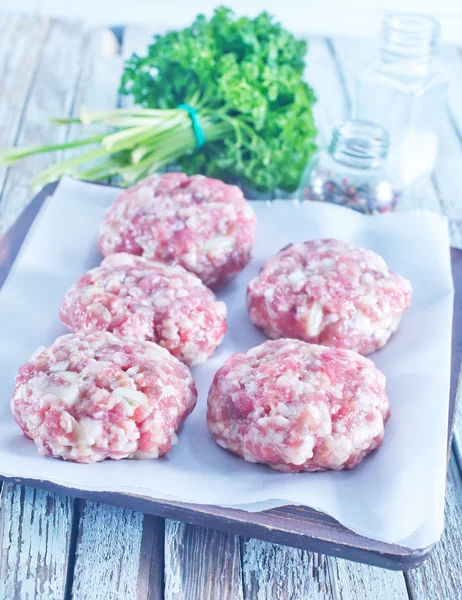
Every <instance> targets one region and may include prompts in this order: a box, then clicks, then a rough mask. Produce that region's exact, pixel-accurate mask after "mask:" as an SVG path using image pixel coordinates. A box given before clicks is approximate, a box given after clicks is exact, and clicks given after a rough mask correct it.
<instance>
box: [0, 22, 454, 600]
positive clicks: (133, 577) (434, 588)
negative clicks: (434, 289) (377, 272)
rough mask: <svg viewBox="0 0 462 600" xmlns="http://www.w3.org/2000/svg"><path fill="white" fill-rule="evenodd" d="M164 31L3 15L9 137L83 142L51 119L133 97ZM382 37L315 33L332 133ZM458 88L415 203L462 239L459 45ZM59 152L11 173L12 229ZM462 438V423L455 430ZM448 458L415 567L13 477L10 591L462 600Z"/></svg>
mask: <svg viewBox="0 0 462 600" xmlns="http://www.w3.org/2000/svg"><path fill="white" fill-rule="evenodd" d="M154 30H155V28H154V27H149V28H146V27H140V26H130V27H127V28H126V29H125V31H124V32H123V37H122V40H121V42H120V43H119V41H118V40H117V39H116V38H115V37H114V35H113V34H112V32H111V31H109V30H104V29H96V30H94V29H88V27H87V26H84V25H82V24H81V23H79V22H69V21H59V20H50V19H48V18H42V17H36V16H16V15H13V16H12V15H9V14H6V13H4V14H1V13H0V81H1V88H0V146H4V147H6V146H13V145H24V144H37V143H45V142H46V143H51V142H56V141H61V140H63V139H75V138H77V137H78V136H79V135H81V132H80V130H79V128H78V127H77V126H71V127H69V128H67V129H66V128H64V129H63V128H56V127H53V126H50V125H49V123H48V121H47V118H48V117H49V116H50V115H54V116H58V115H62V116H64V115H72V114H77V112H78V107H79V106H80V105H81V104H85V105H87V106H92V107H100V108H109V107H114V106H118V105H120V104H121V102H122V100H121V99H120V98H119V96H118V93H117V89H118V83H119V79H120V74H121V71H122V65H123V61H124V59H125V58H127V57H128V56H129V55H130V54H131V53H132V52H133V51H143V49H144V48H145V47H146V44H147V42H148V41H149V39H150V37H151V35H152V34H153V32H154ZM370 52H371V44H370V43H369V42H367V41H361V40H358V39H353V38H334V39H332V38H330V39H326V38H323V37H313V38H311V39H310V50H309V64H308V73H307V76H308V79H309V81H310V82H311V84H312V85H313V87H314V89H315V90H316V92H317V95H318V98H319V102H318V104H317V107H316V118H317V122H318V125H319V127H320V128H322V129H323V130H324V131H329V130H330V129H331V127H332V124H333V123H334V122H336V121H338V120H340V119H343V118H345V117H346V116H347V114H348V109H349V105H350V102H351V75H352V72H353V70H354V69H355V68H356V67H357V65H358V64H359V63H361V62H362V61H363V59H364V57H365V56H368V55H369V54H370ZM444 55H445V57H446V58H447V60H448V66H449V70H450V73H451V85H452V87H451V96H450V102H449V107H448V112H447V117H446V121H445V127H444V134H443V137H442V147H441V153H440V160H439V162H438V166H437V169H436V171H435V173H434V176H433V178H432V179H431V180H429V181H428V182H425V183H424V184H422V185H420V186H419V187H418V188H415V189H413V190H410V192H409V193H408V194H407V195H406V197H405V199H404V200H403V208H409V207H419V206H426V207H428V208H431V209H433V210H435V211H439V212H444V213H446V214H448V215H449V216H450V217H451V219H452V222H451V232H452V241H453V244H454V245H456V246H459V247H462V145H461V141H462V104H461V101H460V98H461V97H462V56H461V52H460V49H459V48H456V47H447V48H445V49H444ZM52 159H53V157H50V156H47V155H42V156H38V157H33V158H31V159H28V160H27V161H25V162H23V163H21V164H19V165H17V166H15V167H13V168H10V169H2V170H0V232H2V231H5V230H6V229H7V228H8V227H9V226H10V225H11V224H12V223H13V221H14V220H15V218H16V217H17V215H18V214H19V212H20V211H21V210H22V209H23V208H24V206H26V204H27V203H28V202H29V201H30V199H31V193H30V190H29V188H28V182H29V179H30V177H31V176H32V175H33V174H35V173H36V172H37V171H38V170H40V169H41V168H43V167H44V166H45V165H47V164H48V163H49V162H50V161H51V160H52ZM457 438H459V439H462V418H461V417H460V414H459V417H458V420H457V423H456V439H457ZM454 449H455V451H454V453H453V456H452V458H451V461H450V465H449V471H448V481H447V502H446V530H445V533H444V535H443V538H442V540H441V542H440V543H439V544H438V545H437V547H436V549H435V551H434V552H433V554H432V555H431V557H430V559H429V560H428V562H427V563H426V564H425V565H424V566H422V567H420V568H419V569H417V570H413V571H410V572H407V573H402V572H389V571H385V570H382V569H378V568H373V567H368V566H364V565H359V564H354V563H350V562H347V561H344V560H337V559H335V558H331V557H325V556H321V555H317V554H313V553H309V552H304V551H301V550H295V549H289V548H284V547H281V546H276V545H272V544H269V543H265V542H260V541H257V540H252V539H243V538H240V537H239V536H235V535H230V534H224V533H219V532H215V531H213V530H208V529H204V528H201V527H196V526H192V525H186V524H182V523H178V522H174V521H168V520H167V521H164V520H163V519H159V518H154V517H150V516H143V515H142V514H140V513H135V512H132V511H129V510H122V509H118V508H113V507H109V506H105V505H100V504H95V503H92V502H85V501H78V500H73V499H71V498H67V497H65V496H61V495H58V494H51V493H46V492H43V491H38V490H34V489H31V488H24V487H21V486H19V485H12V484H4V485H3V487H2V489H1V491H0V547H1V554H0V600H3V599H7V600H16V599H20V600H22V599H25V600H32V599H40V600H41V599H46V600H60V599H62V598H63V599H64V598H74V599H76V600H116V599H117V600H119V599H120V600H132V599H133V600H135V599H136V600H145V599H149V600H161V599H163V598H165V599H166V600H249V599H252V600H253V599H255V600H273V599H274V600H330V599H333V600H353V599H354V600H395V599H397V600H401V599H402V600H405V599H408V598H410V599H411V600H420V599H431V600H460V599H462V570H461V566H460V557H461V555H462V552H461V531H462V511H461V509H462V482H461V467H462V464H461V462H460V461H458V460H457V459H458V458H459V459H460V457H461V453H460V450H459V446H458V445H457V443H455V447H454Z"/></svg>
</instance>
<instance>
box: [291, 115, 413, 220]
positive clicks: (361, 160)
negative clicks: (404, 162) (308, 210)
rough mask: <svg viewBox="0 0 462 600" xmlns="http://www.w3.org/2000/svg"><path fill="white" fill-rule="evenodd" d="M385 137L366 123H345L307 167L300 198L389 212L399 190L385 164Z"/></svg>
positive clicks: (393, 176)
mask: <svg viewBox="0 0 462 600" xmlns="http://www.w3.org/2000/svg"><path fill="white" fill-rule="evenodd" d="M388 149H389V137H388V134H387V132H386V131H385V129H383V128H382V127H380V126H379V125H376V124H375V123H371V122H369V121H360V120H352V121H345V122H343V123H341V124H340V125H339V126H338V127H336V128H335V130H334V132H333V136H332V141H331V143H330V146H329V147H328V148H327V149H326V150H321V151H320V152H319V153H318V154H317V155H316V156H315V157H314V158H313V160H312V161H310V162H309V163H308V165H307V168H306V170H305V173H304V175H303V178H302V182H301V188H300V199H303V200H320V201H326V202H332V203H334V204H340V205H342V206H347V207H349V208H353V209H355V210H358V211H361V212H365V213H384V212H389V211H391V210H393V209H394V208H395V206H396V204H397V202H398V198H399V196H400V194H401V191H402V184H401V180H400V177H399V174H398V173H397V172H396V171H395V170H393V169H391V168H390V166H389V165H388V163H387V156H388Z"/></svg>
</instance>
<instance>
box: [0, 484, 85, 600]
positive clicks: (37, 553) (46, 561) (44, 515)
mask: <svg viewBox="0 0 462 600" xmlns="http://www.w3.org/2000/svg"><path fill="white" fill-rule="evenodd" d="M73 502H74V501H73V500H72V499H71V498H68V497H66V496H61V495H59V494H51V493H47V492H45V491H43V490H35V489H32V488H24V487H22V486H19V485H14V484H11V483H5V484H4V485H3V488H2V492H1V495H0V548H1V550H2V551H1V554H0V598H5V599H11V600H13V599H16V598H17V599H18V600H19V599H21V600H22V599H24V600H33V599H37V600H60V599H61V598H64V597H65V589H66V577H67V568H68V556H69V546H70V543H71V533H72V511H73Z"/></svg>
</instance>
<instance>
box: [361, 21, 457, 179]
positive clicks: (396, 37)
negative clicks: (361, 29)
mask: <svg viewBox="0 0 462 600" xmlns="http://www.w3.org/2000/svg"><path fill="white" fill-rule="evenodd" d="M439 35H440V27H439V24H438V22H437V21H435V19H433V18H431V17H428V16H425V15H410V14H394V15H390V16H388V17H387V18H385V20H384V22H383V26H382V45H381V49H380V56H379V59H378V60H377V61H375V62H374V63H373V64H371V65H369V66H368V67H366V68H364V69H363V70H362V71H361V72H360V73H358V74H357V77H356V94H355V98H354V99H353V107H352V117H353V118H355V119H366V120H368V121H373V122H374V123H378V124H379V125H381V126H382V127H384V128H385V129H386V130H387V131H388V133H389V135H390V144H391V149H390V162H391V163H392V165H393V166H394V167H396V168H397V169H399V171H400V173H401V177H402V180H403V182H404V185H408V184H410V183H412V182H414V181H416V180H417V179H419V178H420V177H421V176H423V175H425V174H428V173H429V172H431V171H432V170H433V167H434V164H435V161H436V156H437V151H438V134H439V130H440V127H441V122H442V117H443V114H444V109H445V104H446V88H447V81H446V76H445V74H444V72H443V70H442V68H441V64H440V63H439V62H438V60H437V59H436V46H437V42H438V39H439Z"/></svg>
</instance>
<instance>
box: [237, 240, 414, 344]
mask: <svg viewBox="0 0 462 600" xmlns="http://www.w3.org/2000/svg"><path fill="white" fill-rule="evenodd" d="M411 295H412V293H411V284H410V283H409V281H407V280H406V279H404V278H403V277H401V275H398V274H396V273H393V272H392V271H390V269H389V268H388V267H387V265H386V263H385V261H384V260H383V258H382V257H381V256H379V255H378V254H375V252H372V251H370V250H365V249H363V248H356V247H355V246H353V245H352V244H347V243H346V242H342V241H340V240H329V239H328V240H315V241H310V242H305V243H303V244H292V245H289V246H287V247H286V248H284V249H283V250H281V251H280V252H279V254H277V255H276V256H274V257H273V258H270V259H269V260H267V261H266V263H265V264H264V265H263V268H262V269H261V271H260V274H259V275H258V276H257V277H255V278H254V279H252V281H251V282H250V284H249V286H248V290H247V305H248V311H249V316H250V319H251V321H252V322H253V323H254V324H255V325H257V327H260V328H261V329H263V331H264V332H265V334H266V335H267V336H268V337H270V338H273V339H275V338H279V337H291V338H298V339H301V340H305V341H307V342H312V343H315V344H326V345H327V346H333V347H336V348H348V349H350V350H356V352H359V353H360V354H369V353H371V352H373V351H374V350H377V349H378V348H381V347H382V346H384V345H385V344H386V343H387V341H388V340H389V338H390V336H391V335H392V334H393V333H394V332H395V331H396V329H397V327H398V324H399V322H400V320H401V316H402V314H403V312H404V311H405V310H406V309H407V308H409V306H410V304H411Z"/></svg>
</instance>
